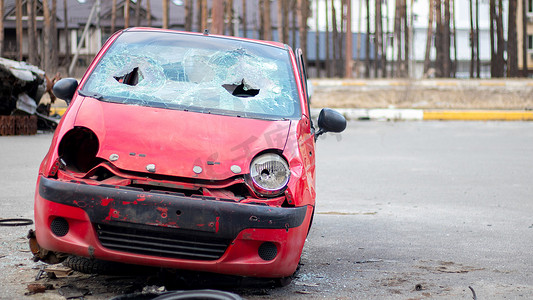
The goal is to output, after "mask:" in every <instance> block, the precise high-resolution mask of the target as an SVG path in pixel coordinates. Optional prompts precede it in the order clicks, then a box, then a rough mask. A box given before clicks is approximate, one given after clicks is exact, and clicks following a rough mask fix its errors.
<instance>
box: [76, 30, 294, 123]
mask: <svg viewBox="0 0 533 300" xmlns="http://www.w3.org/2000/svg"><path fill="white" fill-rule="evenodd" d="M294 80H295V79H294V75H293V70H292V68H291V63H290V58H289V54H288V50H286V49H281V48H278V47H273V46H268V45H262V44H258V43H253V42H246V41H236V40H231V39H226V38H217V37H209V36H200V35H189V34H179V33H159V32H157V33H156V32H125V33H123V34H122V35H121V36H120V37H119V38H118V39H117V40H116V41H115V42H114V43H113V45H112V46H111V47H110V49H109V50H107V52H106V54H105V55H104V57H103V58H102V59H101V60H100V62H99V63H98V65H97V67H96V68H95V70H94V71H93V72H92V73H91V75H90V77H89V79H88V80H87V82H86V83H85V85H84V86H83V88H82V91H81V92H82V94H84V95H87V96H92V97H94V98H97V99H99V100H102V101H109V102H116V103H124V104H132V105H142V106H152V107H161V108H168V109H180V110H189V111H197V112H204V113H214V114H227V115H234V116H241V117H252V118H276V119H284V118H298V116H299V112H300V108H299V101H298V97H297V91H296V84H295V82H294Z"/></svg>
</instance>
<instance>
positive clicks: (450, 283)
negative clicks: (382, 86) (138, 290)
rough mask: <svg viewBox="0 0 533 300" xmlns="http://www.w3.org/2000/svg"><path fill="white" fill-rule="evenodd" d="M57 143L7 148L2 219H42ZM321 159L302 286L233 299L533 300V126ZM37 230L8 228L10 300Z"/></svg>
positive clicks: (462, 131) (389, 137) (465, 127)
mask: <svg viewBox="0 0 533 300" xmlns="http://www.w3.org/2000/svg"><path fill="white" fill-rule="evenodd" d="M50 140H51V135H49V134H40V135H37V136H31V137H0V151H1V152H0V153H2V155H1V156H0V165H1V170H2V171H1V172H0V180H1V181H0V182H1V183H2V184H1V187H0V189H1V191H2V193H1V194H0V218H13V217H31V216H32V198H33V192H34V185H35V179H36V173H37V168H38V165H39V163H40V160H41V158H42V157H43V156H44V154H45V153H46V151H47V147H48V144H49V143H50ZM317 148H318V149H317V189H318V198H317V215H316V216H315V221H314V225H313V228H312V230H311V233H310V235H309V237H308V241H307V244H306V246H305V248H304V254H303V256H302V264H303V265H302V267H301V270H300V272H299V275H298V278H297V279H296V280H294V281H293V283H292V284H291V285H289V286H287V287H284V288H277V289H270V288H252V287H250V288H245V289H238V290H234V291H235V292H238V293H240V294H241V295H242V296H243V297H245V298H247V299H263V298H264V299H270V298H290V299H309V298H326V299H330V298H337V299H353V298H356V299H367V298H371V299H386V298H391V299H423V298H428V299H429V298H431V299H435V298H441V299H450V298H452V299H472V297H473V293H472V290H471V289H469V286H470V287H471V288H472V289H473V290H474V291H475V293H476V295H477V297H478V298H479V299H504V298H506V299H533V259H532V258H531V257H532V255H531V253H532V250H531V249H533V185H532V183H533V155H532V153H533V123H531V122H530V123H526V122H351V123H349V126H348V128H347V130H346V131H345V132H344V133H343V134H342V135H333V134H330V135H327V136H326V137H323V138H320V139H319V141H318V144H317ZM29 228H31V226H27V227H21V228H7V227H0V241H1V245H2V247H1V248H0V272H2V274H3V276H2V278H3V279H2V284H1V285H0V299H19V298H23V297H24V296H23V295H24V292H25V289H26V285H27V284H28V283H29V282H31V281H32V278H33V277H34V276H35V274H36V273H37V271H36V270H34V269H32V267H34V266H35V264H34V263H33V262H31V260H30V259H29V257H31V255H30V254H29V253H27V252H25V251H27V250H26V244H25V239H24V236H25V233H26V232H27V230H28V229H29ZM76 282H77V281H76V280H75V279H73V280H72V283H74V284H75V283H76ZM97 284H99V285H101V284H100V282H98V281H97V278H85V279H84V281H83V286H84V287H86V288H88V289H92V288H95V286H96V285H97ZM107 284H108V285H106V287H107V288H108V293H107V294H97V293H95V295H93V296H88V297H87V298H88V299H105V298H106V297H107V298H108V297H109V296H110V295H113V293H114V292H113V283H111V284H109V281H108V282H107ZM43 296H44V295H35V296H32V297H31V298H34V299H42V298H43ZM46 298H48V299H64V298H63V297H61V296H59V295H58V294H57V291H48V292H47V293H46Z"/></svg>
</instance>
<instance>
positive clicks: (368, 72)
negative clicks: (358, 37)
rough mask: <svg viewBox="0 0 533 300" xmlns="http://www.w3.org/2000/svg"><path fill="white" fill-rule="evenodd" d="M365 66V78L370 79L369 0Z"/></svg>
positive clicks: (368, 0) (368, 6) (367, 6)
mask: <svg viewBox="0 0 533 300" xmlns="http://www.w3.org/2000/svg"><path fill="white" fill-rule="evenodd" d="M326 11H327V10H326ZM365 66H366V68H365V78H370V0H366V41H365Z"/></svg>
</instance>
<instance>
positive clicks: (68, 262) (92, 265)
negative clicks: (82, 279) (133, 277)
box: [63, 255, 132, 275]
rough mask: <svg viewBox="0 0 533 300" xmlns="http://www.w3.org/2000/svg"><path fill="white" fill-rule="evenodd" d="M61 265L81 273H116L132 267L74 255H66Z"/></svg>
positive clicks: (125, 271) (124, 271) (129, 269)
mask: <svg viewBox="0 0 533 300" xmlns="http://www.w3.org/2000/svg"><path fill="white" fill-rule="evenodd" d="M63 265H65V266H67V267H69V268H71V269H72V270H74V271H78V272H81V273H85V274H100V275H117V274H121V273H127V272H128V271H131V269H132V266H130V265H126V264H121V263H117V262H111V261H105V260H99V259H90V258H87V257H82V256H74V255H71V256H69V257H67V259H65V261H63Z"/></svg>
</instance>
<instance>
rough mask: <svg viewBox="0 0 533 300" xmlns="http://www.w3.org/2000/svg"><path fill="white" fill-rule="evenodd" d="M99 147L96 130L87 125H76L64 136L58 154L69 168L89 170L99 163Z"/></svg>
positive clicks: (82, 170)
mask: <svg viewBox="0 0 533 300" xmlns="http://www.w3.org/2000/svg"><path fill="white" fill-rule="evenodd" d="M98 147H99V143H98V138H97V137H96V135H95V134H94V132H92V131H91V130H89V129H88V128H85V127H76V128H74V129H72V130H70V131H69V132H67V133H66V134H65V135H64V136H63V138H62V139H61V143H59V148H58V154H59V157H61V158H62V159H63V161H64V162H65V165H66V167H67V168H70V169H72V168H74V169H77V170H79V171H81V172H87V171H89V170H90V169H92V168H93V167H94V166H96V165H97V159H96V154H97V153H98Z"/></svg>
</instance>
